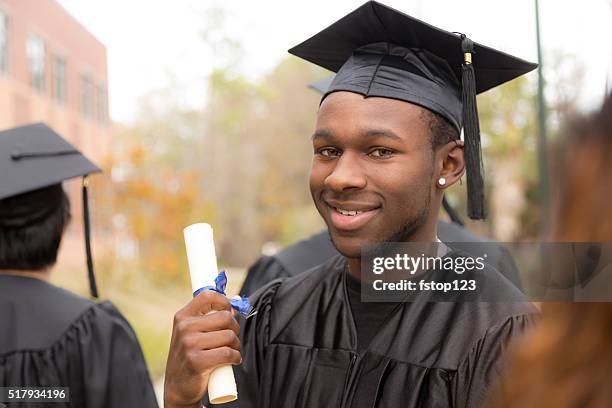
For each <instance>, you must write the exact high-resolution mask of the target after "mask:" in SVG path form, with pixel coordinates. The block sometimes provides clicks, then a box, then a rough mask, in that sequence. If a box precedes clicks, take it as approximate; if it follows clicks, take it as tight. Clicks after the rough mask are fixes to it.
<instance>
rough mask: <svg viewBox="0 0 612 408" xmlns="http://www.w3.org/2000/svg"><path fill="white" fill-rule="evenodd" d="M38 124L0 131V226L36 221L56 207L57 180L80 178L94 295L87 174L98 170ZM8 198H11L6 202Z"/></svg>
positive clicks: (59, 193)
mask: <svg viewBox="0 0 612 408" xmlns="http://www.w3.org/2000/svg"><path fill="white" fill-rule="evenodd" d="M100 171H101V170H100V168H98V166H96V165H95V164H93V163H92V162H91V161H90V160H89V159H87V158H86V157H85V156H84V155H83V154H82V153H81V152H80V151H78V150H77V149H76V148H75V147H74V146H72V145H71V144H70V143H68V142H67V141H66V140H64V138H62V137H61V136H60V135H59V134H57V133H56V132H55V131H54V130H53V129H51V128H50V127H48V126H47V125H45V124H44V123H35V124H31V125H26V126H20V127H16V128H13V129H8V130H4V131H2V132H0V227H1V228H24V227H27V226H28V225H31V224H33V223H36V222H39V221H40V220H41V219H43V218H44V217H45V216H46V215H47V214H50V213H51V212H53V211H54V210H55V209H56V208H57V206H59V205H61V202H62V200H61V197H62V195H63V190H62V188H61V184H62V182H63V181H65V180H69V179H72V178H75V177H84V179H83V221H84V222H83V226H84V230H85V252H86V258H87V269H88V274H89V286H90V292H91V295H92V296H93V297H97V296H98V293H97V287H96V281H95V276H94V271H93V260H92V255H91V243H90V225H89V209H88V207H89V203H88V195H87V184H88V181H87V176H88V175H89V174H92V173H97V172H100ZM8 198H11V200H6V199H8Z"/></svg>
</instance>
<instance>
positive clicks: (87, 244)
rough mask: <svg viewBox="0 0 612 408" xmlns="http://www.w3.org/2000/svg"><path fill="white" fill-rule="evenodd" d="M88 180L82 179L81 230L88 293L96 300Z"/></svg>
mask: <svg viewBox="0 0 612 408" xmlns="http://www.w3.org/2000/svg"><path fill="white" fill-rule="evenodd" d="M88 184H89V180H88V178H87V176H86V177H84V178H83V228H84V232H85V254H86V256H87V274H88V276H89V293H91V296H92V297H93V298H95V299H97V298H98V286H97V285H96V275H95V274H94V266H93V257H92V255H91V226H90V223H89V197H88V194H87V186H88Z"/></svg>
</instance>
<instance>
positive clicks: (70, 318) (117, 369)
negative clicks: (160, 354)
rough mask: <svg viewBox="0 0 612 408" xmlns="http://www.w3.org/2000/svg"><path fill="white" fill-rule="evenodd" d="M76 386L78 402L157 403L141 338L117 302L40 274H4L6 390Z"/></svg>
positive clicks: (80, 405)
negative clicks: (65, 287)
mask: <svg viewBox="0 0 612 408" xmlns="http://www.w3.org/2000/svg"><path fill="white" fill-rule="evenodd" d="M9 386H15V387H17V386H18V387H69V393H70V403H49V402H48V403H46V404H45V403H43V404H41V403H31V404H20V405H19V406H20V407H26V406H31V407H42V406H52V407H56V408H61V407H73V408H111V407H112V408H121V407H126V408H127V407H130V408H133V407H142V408H148V407H157V402H156V399H155V394H154V392H153V386H152V384H151V381H150V379H149V374H148V371H147V367H146V365H145V361H144V357H143V354H142V351H141V349H140V346H139V344H138V341H137V339H136V335H135V334H134V331H133V330H132V328H131V327H130V325H129V323H128V322H127V321H126V320H125V319H124V318H123V316H122V315H121V314H120V313H119V311H118V310H117V309H116V308H115V307H114V306H113V305H112V304H111V303H110V302H103V303H99V304H97V303H94V302H91V301H89V300H87V299H84V298H82V297H79V296H77V295H75V294H73V293H71V292H68V291H66V290H63V289H61V288H58V287H55V286H53V285H51V284H49V283H47V282H44V281H42V280H39V279H34V278H27V277H18V276H6V275H0V387H9Z"/></svg>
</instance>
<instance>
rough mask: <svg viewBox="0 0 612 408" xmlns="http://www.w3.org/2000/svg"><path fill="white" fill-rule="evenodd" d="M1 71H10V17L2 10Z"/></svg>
mask: <svg viewBox="0 0 612 408" xmlns="http://www.w3.org/2000/svg"><path fill="white" fill-rule="evenodd" d="M0 72H8V17H7V16H6V14H5V13H4V12H3V11H2V10H0Z"/></svg>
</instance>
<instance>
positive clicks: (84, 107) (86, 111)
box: [81, 75, 95, 118]
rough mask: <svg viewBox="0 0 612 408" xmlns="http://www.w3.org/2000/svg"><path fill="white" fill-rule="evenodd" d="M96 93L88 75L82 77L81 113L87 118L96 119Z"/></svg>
mask: <svg viewBox="0 0 612 408" xmlns="http://www.w3.org/2000/svg"><path fill="white" fill-rule="evenodd" d="M94 92H95V86H94V83H93V80H92V79H91V78H90V77H89V76H88V75H82V76H81V113H82V114H83V116H85V117H87V118H93V117H94Z"/></svg>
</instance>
